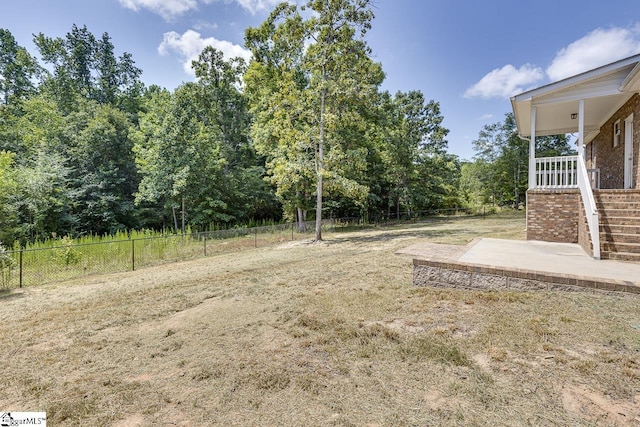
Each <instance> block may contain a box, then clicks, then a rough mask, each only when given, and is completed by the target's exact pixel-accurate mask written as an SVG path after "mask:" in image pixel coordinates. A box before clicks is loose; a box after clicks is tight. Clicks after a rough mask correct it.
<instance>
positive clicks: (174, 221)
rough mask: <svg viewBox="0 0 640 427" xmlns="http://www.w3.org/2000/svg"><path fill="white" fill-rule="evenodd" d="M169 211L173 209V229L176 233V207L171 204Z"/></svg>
mask: <svg viewBox="0 0 640 427" xmlns="http://www.w3.org/2000/svg"><path fill="white" fill-rule="evenodd" d="M171 211H173V229H174V230H175V233H176V234H178V217H177V216H176V207H175V206H172V207H171Z"/></svg>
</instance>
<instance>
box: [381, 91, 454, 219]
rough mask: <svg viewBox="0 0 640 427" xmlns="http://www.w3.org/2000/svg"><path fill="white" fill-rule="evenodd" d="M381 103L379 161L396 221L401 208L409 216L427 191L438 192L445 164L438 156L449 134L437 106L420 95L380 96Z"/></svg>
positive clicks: (422, 205)
mask: <svg viewBox="0 0 640 427" xmlns="http://www.w3.org/2000/svg"><path fill="white" fill-rule="evenodd" d="M383 99H384V103H383V105H384V107H383V108H384V109H385V112H386V117H387V120H386V121H385V122H384V126H383V129H382V131H383V132H384V133H385V144H384V148H383V159H384V160H385V166H386V171H387V177H388V179H389V181H390V182H391V183H392V187H391V191H390V194H389V196H390V197H389V201H390V203H391V201H392V200H394V201H395V208H396V217H397V218H398V219H399V218H400V208H401V206H403V207H404V208H405V209H407V210H408V211H409V212H411V211H412V210H413V209H416V208H418V209H419V208H421V207H424V206H425V203H426V200H427V199H428V197H427V196H426V195H425V194H426V192H427V189H428V188H429V187H431V190H432V191H435V189H436V188H440V186H441V184H438V183H437V177H439V175H438V173H439V172H444V171H445V170H446V168H445V169H442V168H441V166H443V165H444V164H445V163H446V162H442V160H443V159H442V156H443V155H444V154H445V150H446V147H447V141H446V139H445V138H446V135H447V134H448V133H449V130H448V129H446V128H444V127H443V126H442V121H443V117H442V115H441V114H440V105H439V104H438V103H437V102H435V101H433V100H431V101H429V102H426V101H425V99H424V95H423V94H422V92H420V91H409V92H407V93H403V92H398V93H396V95H395V96H394V97H393V98H391V97H390V96H389V94H383ZM426 204H427V205H433V203H426Z"/></svg>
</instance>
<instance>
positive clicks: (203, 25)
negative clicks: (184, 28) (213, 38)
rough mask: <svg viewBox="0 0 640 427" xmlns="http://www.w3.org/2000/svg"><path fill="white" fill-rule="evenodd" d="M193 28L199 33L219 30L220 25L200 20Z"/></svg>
mask: <svg viewBox="0 0 640 427" xmlns="http://www.w3.org/2000/svg"><path fill="white" fill-rule="evenodd" d="M193 28H195V29H196V30H198V31H203V30H209V31H210V30H217V29H218V24H216V23H215V22H208V21H203V20H199V21H196V22H194V23H193Z"/></svg>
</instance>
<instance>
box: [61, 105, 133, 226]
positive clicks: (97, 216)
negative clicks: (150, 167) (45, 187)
mask: <svg viewBox="0 0 640 427" xmlns="http://www.w3.org/2000/svg"><path fill="white" fill-rule="evenodd" d="M81 104H82V105H80V106H79V107H78V111H77V112H74V113H72V114H70V115H69V116H68V117H67V119H66V120H67V127H66V129H65V136H64V137H65V147H66V149H65V152H64V153H62V154H63V155H64V156H65V157H67V158H68V159H69V167H70V169H71V171H70V176H69V180H70V186H71V188H72V191H73V194H72V196H71V198H72V201H73V204H74V212H73V213H74V215H75V218H76V223H77V227H78V229H77V232H79V233H97V234H104V233H113V232H116V231H118V230H122V229H127V228H132V227H134V226H135V225H136V223H135V220H134V215H133V208H134V205H133V200H134V196H133V194H134V192H135V190H136V188H137V184H138V180H137V174H136V167H135V160H134V156H133V151H132V147H133V141H132V139H131V137H130V132H131V130H132V125H131V123H130V122H129V121H128V119H127V116H126V115H125V114H124V113H123V112H121V111H119V110H117V109H116V108H115V107H112V106H110V105H101V104H97V103H96V102H95V101H84V102H82V103H81Z"/></svg>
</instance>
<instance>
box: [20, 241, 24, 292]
mask: <svg viewBox="0 0 640 427" xmlns="http://www.w3.org/2000/svg"><path fill="white" fill-rule="evenodd" d="M22 252H24V250H23V249H20V287H22Z"/></svg>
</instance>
